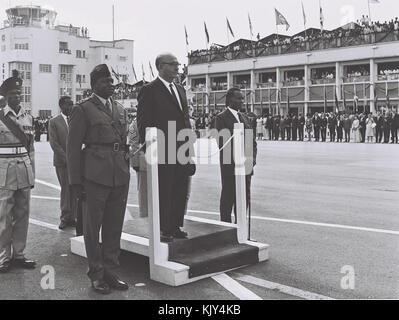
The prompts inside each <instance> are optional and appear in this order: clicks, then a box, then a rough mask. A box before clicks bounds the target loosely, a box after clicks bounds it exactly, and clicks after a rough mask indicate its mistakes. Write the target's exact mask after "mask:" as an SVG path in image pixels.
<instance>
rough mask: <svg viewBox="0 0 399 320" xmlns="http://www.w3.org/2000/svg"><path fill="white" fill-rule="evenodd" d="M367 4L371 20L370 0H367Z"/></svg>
mask: <svg viewBox="0 0 399 320" xmlns="http://www.w3.org/2000/svg"><path fill="white" fill-rule="evenodd" d="M367 5H368V7H369V19H370V21H371V10H370V0H367Z"/></svg>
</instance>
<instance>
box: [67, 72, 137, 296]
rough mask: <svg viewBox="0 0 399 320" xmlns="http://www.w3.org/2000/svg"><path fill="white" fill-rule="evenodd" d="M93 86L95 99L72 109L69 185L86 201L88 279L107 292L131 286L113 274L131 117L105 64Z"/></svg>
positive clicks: (124, 196) (123, 203) (122, 211)
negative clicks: (116, 99) (120, 102)
mask: <svg viewBox="0 0 399 320" xmlns="http://www.w3.org/2000/svg"><path fill="white" fill-rule="evenodd" d="M90 84H91V88H92V90H93V95H92V96H91V97H89V98H88V99H87V100H85V101H83V102H82V103H80V104H78V105H76V106H75V107H74V108H73V109H72V115H71V119H70V123H69V131H68V138H67V152H66V154H67V163H68V165H69V167H68V174H69V183H70V184H71V185H72V187H73V190H74V192H76V193H75V194H76V195H77V196H78V198H80V199H82V198H83V199H84V202H83V212H84V213H83V236H84V241H85V247H86V252H87V259H88V263H89V271H88V276H89V278H90V279H91V282H92V287H93V289H94V290H95V291H96V292H98V293H102V294H109V293H110V292H111V288H113V289H117V290H127V289H128V288H129V287H128V285H127V283H125V282H123V281H121V280H119V278H118V277H117V275H116V274H115V269H116V268H117V267H118V266H119V262H118V259H119V253H120V239H121V234H122V227H123V221H124V217H125V209H126V202H127V195H128V190H129V180H130V172H129V158H128V152H129V148H128V146H127V117H126V114H125V112H124V109H123V108H122V107H121V106H119V105H118V104H117V103H116V102H114V101H113V100H112V99H111V96H112V95H113V93H114V85H113V79H112V77H111V74H110V72H109V70H108V67H107V65H105V64H102V65H98V66H96V67H95V68H94V70H93V71H92V72H91V74H90ZM83 144H84V145H85V148H84V149H83V150H82V145H83ZM100 229H101V238H102V246H100V243H99V232H100Z"/></svg>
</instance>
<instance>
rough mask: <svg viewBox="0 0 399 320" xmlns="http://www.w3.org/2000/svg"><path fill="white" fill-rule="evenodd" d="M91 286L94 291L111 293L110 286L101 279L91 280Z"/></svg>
mask: <svg viewBox="0 0 399 320" xmlns="http://www.w3.org/2000/svg"><path fill="white" fill-rule="evenodd" d="M91 287H92V288H93V289H94V291H95V292H97V293H100V294H110V293H111V288H110V287H109V285H108V283H106V282H105V281H104V280H103V279H101V280H95V281H92V282H91Z"/></svg>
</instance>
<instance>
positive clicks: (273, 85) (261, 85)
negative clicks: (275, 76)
mask: <svg viewBox="0 0 399 320" xmlns="http://www.w3.org/2000/svg"><path fill="white" fill-rule="evenodd" d="M256 87H257V88H258V89H260V88H276V87H277V83H276V82H267V83H257V84H256Z"/></svg>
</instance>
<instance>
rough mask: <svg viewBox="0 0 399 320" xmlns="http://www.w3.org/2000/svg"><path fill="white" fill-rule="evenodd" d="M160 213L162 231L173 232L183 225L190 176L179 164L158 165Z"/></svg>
mask: <svg viewBox="0 0 399 320" xmlns="http://www.w3.org/2000/svg"><path fill="white" fill-rule="evenodd" d="M158 179H159V210H160V212H159V215H160V217H159V218H160V229H161V232H163V233H167V234H172V233H174V232H175V231H176V229H177V228H179V227H182V226H183V222H184V212H185V207H186V198H187V192H188V176H187V174H186V171H185V170H184V167H183V166H182V165H179V164H162V165H159V166H158Z"/></svg>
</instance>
